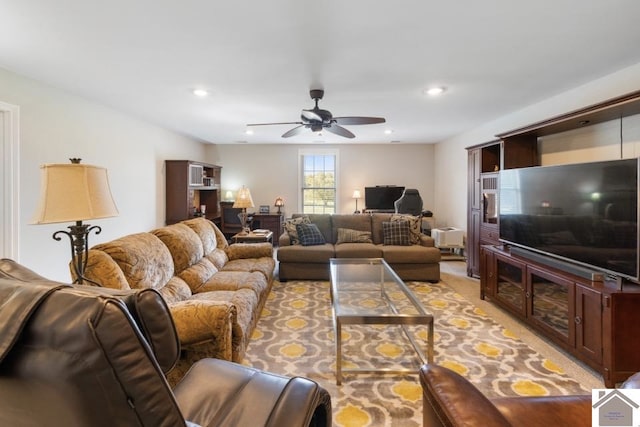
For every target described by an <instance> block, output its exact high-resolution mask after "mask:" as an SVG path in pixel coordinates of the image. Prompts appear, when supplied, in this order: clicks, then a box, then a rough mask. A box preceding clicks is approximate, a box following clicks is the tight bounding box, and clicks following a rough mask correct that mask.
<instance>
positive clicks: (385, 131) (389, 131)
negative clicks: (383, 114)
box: [384, 129, 393, 135]
mask: <svg viewBox="0 0 640 427" xmlns="http://www.w3.org/2000/svg"><path fill="white" fill-rule="evenodd" d="M392 133H393V130H391V129H385V130H384V134H385V135H391V134H392Z"/></svg>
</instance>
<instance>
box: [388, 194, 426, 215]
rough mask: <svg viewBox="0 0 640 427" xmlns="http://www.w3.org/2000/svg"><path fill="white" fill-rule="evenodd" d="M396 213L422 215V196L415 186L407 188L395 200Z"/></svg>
mask: <svg viewBox="0 0 640 427" xmlns="http://www.w3.org/2000/svg"><path fill="white" fill-rule="evenodd" d="M393 205H394V207H395V209H396V213H399V214H410V215H415V216H421V215H422V197H420V193H419V192H418V190H416V189H415V188H407V189H405V190H404V191H403V192H402V196H401V197H400V198H399V199H398V200H396V201H395V202H394V204H393Z"/></svg>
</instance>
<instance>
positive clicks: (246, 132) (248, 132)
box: [244, 129, 253, 135]
mask: <svg viewBox="0 0 640 427" xmlns="http://www.w3.org/2000/svg"><path fill="white" fill-rule="evenodd" d="M244 133H245V134H247V135H253V129H247V130H245V131H244Z"/></svg>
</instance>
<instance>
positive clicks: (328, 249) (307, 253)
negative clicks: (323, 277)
mask: <svg viewBox="0 0 640 427" xmlns="http://www.w3.org/2000/svg"><path fill="white" fill-rule="evenodd" d="M334 257H335V252H334V249H333V245H332V244H331V243H325V244H324V245H317V246H302V245H292V246H283V247H281V248H279V249H278V261H280V262H294V263H299V262H302V263H304V262H310V263H319V264H329V260H330V259H331V258H334Z"/></svg>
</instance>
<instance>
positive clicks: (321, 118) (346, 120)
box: [247, 89, 385, 138]
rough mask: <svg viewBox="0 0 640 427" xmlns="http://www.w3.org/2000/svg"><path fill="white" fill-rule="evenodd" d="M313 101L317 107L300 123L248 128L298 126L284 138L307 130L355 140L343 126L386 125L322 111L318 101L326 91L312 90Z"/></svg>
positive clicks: (372, 119)
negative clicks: (335, 115) (325, 132)
mask: <svg viewBox="0 0 640 427" xmlns="http://www.w3.org/2000/svg"><path fill="white" fill-rule="evenodd" d="M309 95H311V99H313V100H314V101H315V102H316V106H315V107H313V108H312V109H310V110H302V114H301V115H300V119H301V120H302V121H300V122H279V123H250V124H248V125H247V126H267V125H298V126H296V127H294V128H293V129H290V130H288V131H287V132H285V133H283V134H282V137H283V138H289V137H290V136H294V135H298V134H299V133H302V132H304V131H305V130H306V129H311V131H312V132H321V131H322V130H326V131H328V132H331V133H335V134H336V135H340V136H344V137H345V138H355V135H354V134H353V133H351V132H350V131H349V130H347V129H345V128H343V127H342V126H341V125H371V124H375V123H384V122H385V119H384V118H383V117H333V115H332V114H331V112H330V111H327V110H322V109H320V108H319V107H318V101H320V100H321V99H322V97H323V96H324V90H322V89H311V90H310V91H309Z"/></svg>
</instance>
